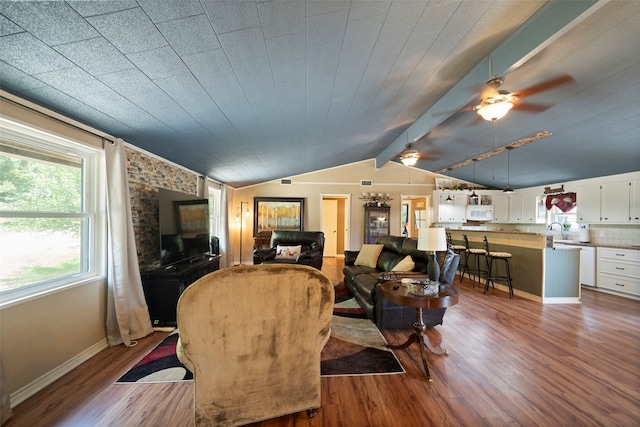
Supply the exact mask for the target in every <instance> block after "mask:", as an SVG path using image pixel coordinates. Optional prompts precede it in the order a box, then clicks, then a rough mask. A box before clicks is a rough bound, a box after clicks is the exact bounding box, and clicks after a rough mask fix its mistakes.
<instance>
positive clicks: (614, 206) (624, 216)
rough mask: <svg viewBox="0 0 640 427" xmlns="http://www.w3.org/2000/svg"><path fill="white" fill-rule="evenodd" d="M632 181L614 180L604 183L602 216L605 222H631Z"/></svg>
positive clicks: (601, 206)
mask: <svg viewBox="0 0 640 427" xmlns="http://www.w3.org/2000/svg"><path fill="white" fill-rule="evenodd" d="M630 185H631V181H629V180H625V181H613V182H606V183H603V184H602V190H601V193H600V194H601V197H602V202H601V205H600V209H601V212H600V216H601V218H602V219H601V221H602V223H603V224H605V223H609V224H621V223H628V222H629V203H630V200H631V199H630V197H631V190H630Z"/></svg>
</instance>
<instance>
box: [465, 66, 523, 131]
mask: <svg viewBox="0 0 640 427" xmlns="http://www.w3.org/2000/svg"><path fill="white" fill-rule="evenodd" d="M502 83H504V79H503V78H502V77H497V76H494V75H493V57H491V56H490V57H489V80H488V81H487V86H489V88H490V89H489V90H487V91H485V94H484V97H483V98H482V100H481V101H480V105H478V106H476V107H475V110H476V112H477V113H478V114H479V115H480V117H482V118H483V119H485V120H487V121H490V122H495V121H496V120H499V119H501V118H503V117H504V116H505V115H506V114H507V113H508V112H509V110H511V109H512V108H513V105H514V103H515V102H517V101H518V96H517V95H514V94H511V93H509V92H507V91H506V90H500V89H499V88H500V86H502Z"/></svg>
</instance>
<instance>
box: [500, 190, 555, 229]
mask: <svg viewBox="0 0 640 427" xmlns="http://www.w3.org/2000/svg"><path fill="white" fill-rule="evenodd" d="M507 197H508V200H509V210H508V212H509V216H508V220H507V221H508V222H510V223H517V224H536V223H538V222H541V221H542V222H544V217H542V220H540V218H538V194H537V193H536V192H535V191H524V192H520V191H516V192H515V193H511V194H509V196H507ZM497 222H499V221H497Z"/></svg>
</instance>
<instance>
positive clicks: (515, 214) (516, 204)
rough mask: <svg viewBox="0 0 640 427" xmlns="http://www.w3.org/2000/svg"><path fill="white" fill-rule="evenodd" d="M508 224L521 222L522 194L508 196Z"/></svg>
mask: <svg viewBox="0 0 640 427" xmlns="http://www.w3.org/2000/svg"><path fill="white" fill-rule="evenodd" d="M509 222H515V223H520V222H523V220H522V193H517V192H516V193H511V194H509Z"/></svg>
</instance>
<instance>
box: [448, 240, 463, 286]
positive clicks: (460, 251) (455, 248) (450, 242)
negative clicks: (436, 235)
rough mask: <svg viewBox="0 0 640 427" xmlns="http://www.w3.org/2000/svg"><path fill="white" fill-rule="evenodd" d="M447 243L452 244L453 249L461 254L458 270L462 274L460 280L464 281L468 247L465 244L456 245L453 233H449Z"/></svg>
mask: <svg viewBox="0 0 640 427" xmlns="http://www.w3.org/2000/svg"><path fill="white" fill-rule="evenodd" d="M447 243H449V245H450V246H451V248H452V249H453V251H454V252H455V253H457V254H458V255H460V262H459V263H458V272H459V273H460V274H461V276H460V281H461V282H462V277H463V275H464V269H465V268H466V266H467V248H466V247H464V246H463V245H454V244H453V241H452V239H451V233H447ZM462 254H464V260H463V258H462Z"/></svg>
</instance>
